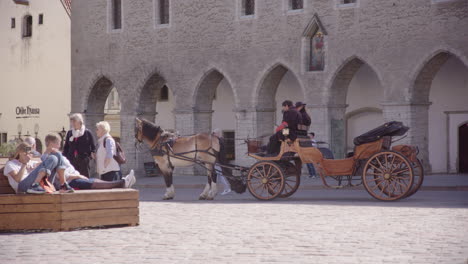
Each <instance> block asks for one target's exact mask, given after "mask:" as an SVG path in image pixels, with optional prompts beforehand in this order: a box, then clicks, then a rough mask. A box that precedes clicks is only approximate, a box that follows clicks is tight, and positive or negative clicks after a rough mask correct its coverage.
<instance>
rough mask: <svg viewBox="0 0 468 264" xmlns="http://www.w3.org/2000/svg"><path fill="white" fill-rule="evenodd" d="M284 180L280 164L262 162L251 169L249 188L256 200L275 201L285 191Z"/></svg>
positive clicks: (248, 180)
mask: <svg viewBox="0 0 468 264" xmlns="http://www.w3.org/2000/svg"><path fill="white" fill-rule="evenodd" d="M284 179H285V177H284V171H283V169H282V168H281V167H280V165H279V164H278V163H275V162H271V161H261V162H257V163H255V164H254V165H252V167H250V170H249V174H248V175H247V187H248V188H249V192H250V193H251V194H252V195H253V196H254V197H255V198H257V199H259V200H264V201H266V200H273V199H275V198H276V197H278V196H279V195H280V194H281V192H282V191H283V189H284V182H285V180H284Z"/></svg>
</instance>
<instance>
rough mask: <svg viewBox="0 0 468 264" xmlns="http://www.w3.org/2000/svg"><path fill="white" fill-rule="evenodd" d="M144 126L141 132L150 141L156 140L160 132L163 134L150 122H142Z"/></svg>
mask: <svg viewBox="0 0 468 264" xmlns="http://www.w3.org/2000/svg"><path fill="white" fill-rule="evenodd" d="M141 121H142V126H141V131H142V133H143V135H144V136H145V137H146V138H148V139H149V140H154V139H155V138H156V136H157V135H158V133H159V132H161V130H162V129H161V128H160V127H159V126H157V125H155V124H153V123H151V122H150V121H148V120H144V119H143V120H141Z"/></svg>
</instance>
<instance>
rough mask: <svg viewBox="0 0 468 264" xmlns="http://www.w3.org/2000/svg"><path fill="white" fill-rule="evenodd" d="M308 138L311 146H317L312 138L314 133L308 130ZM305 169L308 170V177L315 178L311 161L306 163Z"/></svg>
mask: <svg viewBox="0 0 468 264" xmlns="http://www.w3.org/2000/svg"><path fill="white" fill-rule="evenodd" d="M309 135H310V140H311V141H312V147H314V148H316V147H317V141H316V140H315V139H314V138H315V133H314V132H310V133H309ZM306 165H307V169H308V170H309V178H310V179H315V178H317V175H316V173H315V167H314V164H313V163H307V164H306Z"/></svg>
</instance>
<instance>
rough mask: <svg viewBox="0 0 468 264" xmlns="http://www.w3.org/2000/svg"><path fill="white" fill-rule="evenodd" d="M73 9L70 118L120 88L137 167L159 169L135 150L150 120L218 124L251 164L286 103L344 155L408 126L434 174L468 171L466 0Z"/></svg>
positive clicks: (110, 2) (91, 113) (99, 4)
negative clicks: (363, 136)
mask: <svg viewBox="0 0 468 264" xmlns="http://www.w3.org/2000/svg"><path fill="white" fill-rule="evenodd" d="M72 10H73V16H72V25H71V33H72V34H71V36H72V41H71V43H72V44H71V45H72V46H71V47H72V48H71V53H72V55H71V58H72V104H71V110H72V112H82V113H85V115H86V118H87V122H88V125H92V124H93V123H95V122H96V121H98V120H101V119H103V118H104V106H105V102H106V100H107V97H108V95H109V93H110V91H111V90H112V89H116V91H117V93H118V95H119V98H120V103H121V108H120V121H121V128H120V137H121V141H122V143H123V146H124V148H125V149H126V151H127V155H128V156H129V158H130V162H129V163H128V164H127V167H126V168H127V169H128V168H129V167H133V168H137V169H141V168H142V164H143V162H145V161H147V160H150V159H151V157H150V155H149V153H148V152H147V151H144V150H143V151H137V150H136V149H135V145H134V144H135V140H134V132H133V130H134V129H133V128H134V118H135V117H137V116H139V117H143V118H146V119H149V120H155V121H156V122H157V123H158V124H161V125H162V126H163V127H164V128H170V129H175V130H177V131H178V132H179V133H180V134H182V135H189V134H193V133H197V132H209V131H210V130H211V129H212V128H214V127H219V128H221V129H222V130H224V131H225V132H226V135H227V136H228V137H229V138H231V139H232V144H233V146H235V148H234V149H235V154H234V155H235V162H236V163H238V164H249V163H251V162H252V160H250V159H249V158H247V157H246V155H245V153H246V146H245V144H243V140H242V139H244V138H247V137H256V136H260V135H264V134H269V133H271V132H272V131H273V128H274V125H275V124H277V123H279V122H280V121H281V120H278V119H279V117H278V116H279V109H280V107H279V104H280V103H281V101H282V100H284V99H292V100H299V99H300V100H302V101H305V102H306V103H307V107H308V111H309V112H310V113H311V116H312V127H311V131H314V132H316V134H317V138H318V139H320V140H323V141H327V142H329V143H330V145H331V148H332V149H333V151H334V153H335V155H336V156H338V157H342V156H343V155H344V154H345V153H346V151H349V150H351V149H352V138H353V137H355V136H357V135H358V134H360V133H362V132H365V131H366V130H369V129H371V128H373V127H375V126H377V125H380V124H381V123H383V122H384V121H389V120H400V121H403V122H404V123H405V124H406V125H408V126H410V127H411V129H410V131H409V132H408V136H407V137H406V138H404V139H403V140H402V141H401V142H406V143H409V144H414V145H418V146H419V149H420V152H421V153H420V157H421V158H422V159H423V162H424V165H425V167H426V169H428V170H432V171H433V172H457V171H466V165H463V164H465V163H466V161H467V159H468V157H467V156H468V155H467V149H468V148H464V147H463V144H466V143H464V142H466V140H465V141H464V138H466V137H468V136H467V134H466V133H467V132H466V130H467V128H468V126H467V125H465V124H466V123H467V122H468V103H467V102H468V68H467V67H468V30H467V29H468V1H467V0H411V1H401V0H303V1H301V0H140V1H127V0H81V1H74V2H73V5H72ZM463 166H465V167H463ZM185 172H187V171H185ZM181 173H182V172H181Z"/></svg>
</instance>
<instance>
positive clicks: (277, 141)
mask: <svg viewBox="0 0 468 264" xmlns="http://www.w3.org/2000/svg"><path fill="white" fill-rule="evenodd" d="M281 105H282V107H283V109H282V111H283V121H282V122H281V125H279V126H278V127H277V128H276V130H275V131H276V133H275V134H274V135H273V136H271V137H270V141H269V143H268V145H267V153H268V154H269V155H270V156H273V155H276V154H277V153H279V151H280V149H281V141H282V140H285V139H286V137H285V136H284V135H283V132H282V130H283V129H285V128H288V129H289V135H288V138H289V139H291V140H292V141H294V140H296V138H297V126H298V125H299V124H300V123H301V122H302V120H301V114H299V112H297V111H296V109H295V107H294V105H293V102H292V101H290V100H285V101H284V102H283V103H282V104H281Z"/></svg>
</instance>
